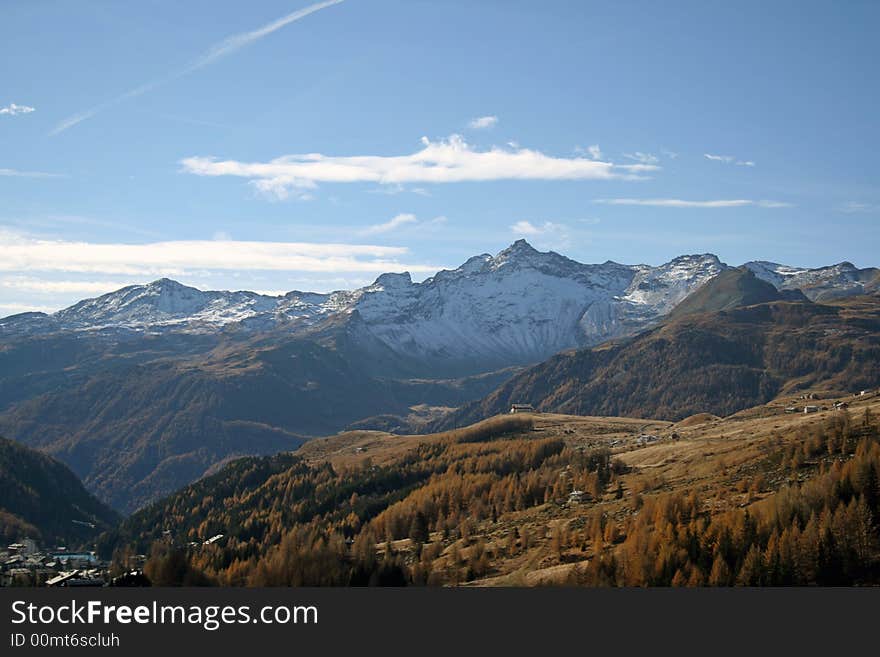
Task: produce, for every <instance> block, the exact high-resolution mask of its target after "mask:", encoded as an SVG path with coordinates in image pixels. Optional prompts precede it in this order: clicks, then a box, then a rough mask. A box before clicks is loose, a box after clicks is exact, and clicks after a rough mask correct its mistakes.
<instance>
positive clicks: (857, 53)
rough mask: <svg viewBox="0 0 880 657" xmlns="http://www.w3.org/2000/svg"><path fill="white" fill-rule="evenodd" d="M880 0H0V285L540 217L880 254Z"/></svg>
mask: <svg viewBox="0 0 880 657" xmlns="http://www.w3.org/2000/svg"><path fill="white" fill-rule="evenodd" d="M878 21H880V4H878V3H876V2H856V1H853V2H847V3H843V4H842V3H832V2H824V3H819V2H772V3H768V2H737V3H727V2H705V1H703V2H670V3H655V2H639V3H635V2H587V1H583V2H534V1H532V2H521V1H517V0H505V1H503V2H502V1H498V2H491V1H486V0H484V1H480V2H475V1H473V0H471V1H456V0H443V1H439V0H437V1H427V0H425V1H418V0H399V1H392V0H344V1H340V2H336V3H332V2H325V3H318V4H310V3H309V2H308V1H306V2H298V1H294V0H261V1H260V2H249V3H243V2H220V1H218V0H211V1H208V0H190V1H188V2H186V3H180V2H174V1H171V0H149V1H147V0H144V1H141V2H137V3H133V2H125V3H121V2H114V1H112V0H78V1H77V2H70V1H66V0H4V1H3V2H2V4H0V42H2V43H3V44H4V62H3V65H2V68H0V198H2V201H3V202H2V206H0V315H3V314H8V313H14V312H20V311H23V310H29V309H39V310H53V309H57V308H60V307H63V306H65V305H68V304H69V303H72V302H73V301H76V300H78V299H80V298H83V297H87V296H96V295H97V294H99V293H102V292H106V291H110V290H112V289H114V288H115V287H117V286H119V285H122V284H128V283H134V282H146V281H149V280H153V279H155V278H158V277H159V276H162V275H168V276H171V277H173V278H176V279H178V280H180V281H182V282H184V283H188V284H192V285H195V286H197V287H200V288H202V289H211V288H220V289H255V290H261V291H273V292H274V291H286V290H290V289H313V290H317V291H324V290H330V289H338V288H348V287H355V286H358V285H362V284H364V283H367V282H370V281H372V280H373V279H374V278H375V276H376V275H377V274H379V273H381V272H382V271H386V270H396V271H402V270H410V271H412V272H413V276H414V278H416V279H420V278H424V277H425V276H428V275H430V274H431V273H433V272H434V271H436V269H437V268H441V267H454V266H457V265H458V264H460V263H461V262H463V261H464V260H465V259H466V258H467V257H469V256H471V255H474V254H476V253H482V252H497V251H498V250H500V249H502V248H504V247H505V246H506V245H508V244H509V243H510V242H512V241H513V240H515V239H517V238H519V237H525V238H526V239H528V240H529V241H530V242H532V243H533V244H534V245H535V246H536V247H538V248H543V249H554V250H557V251H559V252H561V253H564V254H566V255H569V256H570V257H573V258H575V259H577V260H580V261H583V262H603V261H605V260H608V259H612V260H617V261H619V262H627V263H636V262H644V263H650V264H659V263H662V262H665V261H667V260H669V259H671V258H672V257H674V256H676V255H680V254H682V253H695V252H699V253H702V252H713V253H716V254H718V255H719V256H720V257H721V258H722V259H723V260H724V261H726V262H728V263H731V264H740V263H742V262H744V261H747V260H752V259H767V260H774V261H777V262H783V263H787V264H794V265H807V266H820V265H824V264H831V263H834V262H839V261H842V260H849V261H851V262H853V263H855V264H857V265H859V266H875V265H878V264H880V261H878V258H877V255H876V254H877V245H878V243H880V187H878V175H877V170H876V150H877V146H878V144H880V122H878V121H877V106H878V100H880V98H878V96H880V93H878V85H877V82H876V63H877V61H880V53H878V50H880V47H878V45H877V40H876V38H875V34H873V30H874V27H875V26H876V25H877V24H878Z"/></svg>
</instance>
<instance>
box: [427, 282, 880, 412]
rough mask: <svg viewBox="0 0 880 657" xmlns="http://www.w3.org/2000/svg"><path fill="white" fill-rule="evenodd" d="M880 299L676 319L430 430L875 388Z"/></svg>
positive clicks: (698, 408) (550, 366) (879, 373)
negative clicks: (517, 408) (526, 414)
mask: <svg viewBox="0 0 880 657" xmlns="http://www.w3.org/2000/svg"><path fill="white" fill-rule="evenodd" d="M878 364H880V297H876V296H874V297H854V298H852V299H849V300H846V301H843V302H840V303H838V304H835V305H821V304H813V303H809V302H806V303H804V302H794V303H789V302H773V303H764V304H759V305H753V306H746V307H737V308H733V309H731V310H724V311H720V312H713V313H704V314H684V316H683V317H680V318H679V319H672V320H670V321H669V322H667V323H666V324H665V325H663V326H661V327H659V328H656V329H653V330H651V331H648V332H646V333H643V334H641V335H639V336H636V337H635V338H632V339H630V340H627V341H624V342H621V343H617V344H608V345H603V346H600V347H596V348H592V349H583V350H579V351H570V352H566V353H562V354H559V355H557V356H554V357H553V358H550V359H549V360H547V361H546V362H544V363H542V364H540V365H537V366H535V367H533V368H530V369H528V370H526V371H525V372H523V373H522V374H519V375H517V376H515V377H513V378H512V379H511V380H510V381H508V382H507V383H505V384H503V385H502V386H501V387H499V388H498V389H497V390H495V391H494V392H493V393H492V394H490V395H488V396H487V397H485V398H484V399H482V400H481V401H479V402H474V403H472V404H469V405H467V406H465V407H463V408H462V409H460V410H459V411H457V412H456V413H454V414H452V415H451V416H449V417H447V418H445V419H443V420H441V421H440V422H438V423H435V424H434V425H433V427H434V428H447V427H451V426H463V425H465V424H469V423H470V422H472V421H475V420H477V419H481V418H483V417H488V416H491V415H494V414H496V413H502V412H504V411H505V410H507V409H509V408H510V406H511V404H514V403H531V404H534V405H535V406H536V407H537V408H538V409H539V410H542V411H548V412H558V413H573V414H583V415H627V416H631V417H656V418H663V419H668V420H677V419H681V418H684V417H687V416H688V415H692V414H694V413H701V412H710V413H714V414H716V415H727V414H730V413H733V412H736V411H738V410H741V409H743V408H746V407H749V406H754V405H757V404H761V403H765V402H767V401H769V400H770V399H773V398H774V397H776V396H777V395H779V394H781V393H783V392H790V391H796V390H799V389H808V388H813V387H821V388H827V389H831V390H836V391H841V392H851V391H853V390H858V389H861V388H869V387H873V386H876V385H878V384H880V368H878Z"/></svg>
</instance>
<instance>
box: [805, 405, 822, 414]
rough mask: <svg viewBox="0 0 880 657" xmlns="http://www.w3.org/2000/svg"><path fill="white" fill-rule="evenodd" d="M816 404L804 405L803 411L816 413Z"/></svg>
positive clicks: (817, 410) (817, 409) (817, 408)
mask: <svg viewBox="0 0 880 657" xmlns="http://www.w3.org/2000/svg"><path fill="white" fill-rule="evenodd" d="M818 412H819V407H818V406H804V413H818Z"/></svg>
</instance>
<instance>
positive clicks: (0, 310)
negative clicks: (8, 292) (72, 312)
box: [0, 302, 58, 318]
mask: <svg viewBox="0 0 880 657" xmlns="http://www.w3.org/2000/svg"><path fill="white" fill-rule="evenodd" d="M56 310H58V306H44V305H39V304H32V303H13V302H10V303H0V318H3V317H7V316H9V315H17V314H19V313H51V312H55V311H56Z"/></svg>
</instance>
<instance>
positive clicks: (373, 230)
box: [359, 212, 446, 236]
mask: <svg viewBox="0 0 880 657" xmlns="http://www.w3.org/2000/svg"><path fill="white" fill-rule="evenodd" d="M445 223H446V217H444V216H442V215H441V216H438V217H434V218H433V219H427V220H419V218H418V217H416V215H414V214H410V213H408V212H405V213H401V214H398V215H397V216H395V217H392V218H391V219H389V220H388V221H386V222H384V223H381V224H374V225H372V226H368V227H367V228H364V229H363V230H361V231H360V232H359V235H362V236H368V235H380V234H383V233H390V232H393V231H395V230H397V229H398V228H403V227H408V228H410V229H411V228H414V227H416V226H417V227H418V228H419V230H424V229H426V228H436V227H438V226H441V225H443V224H445Z"/></svg>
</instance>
